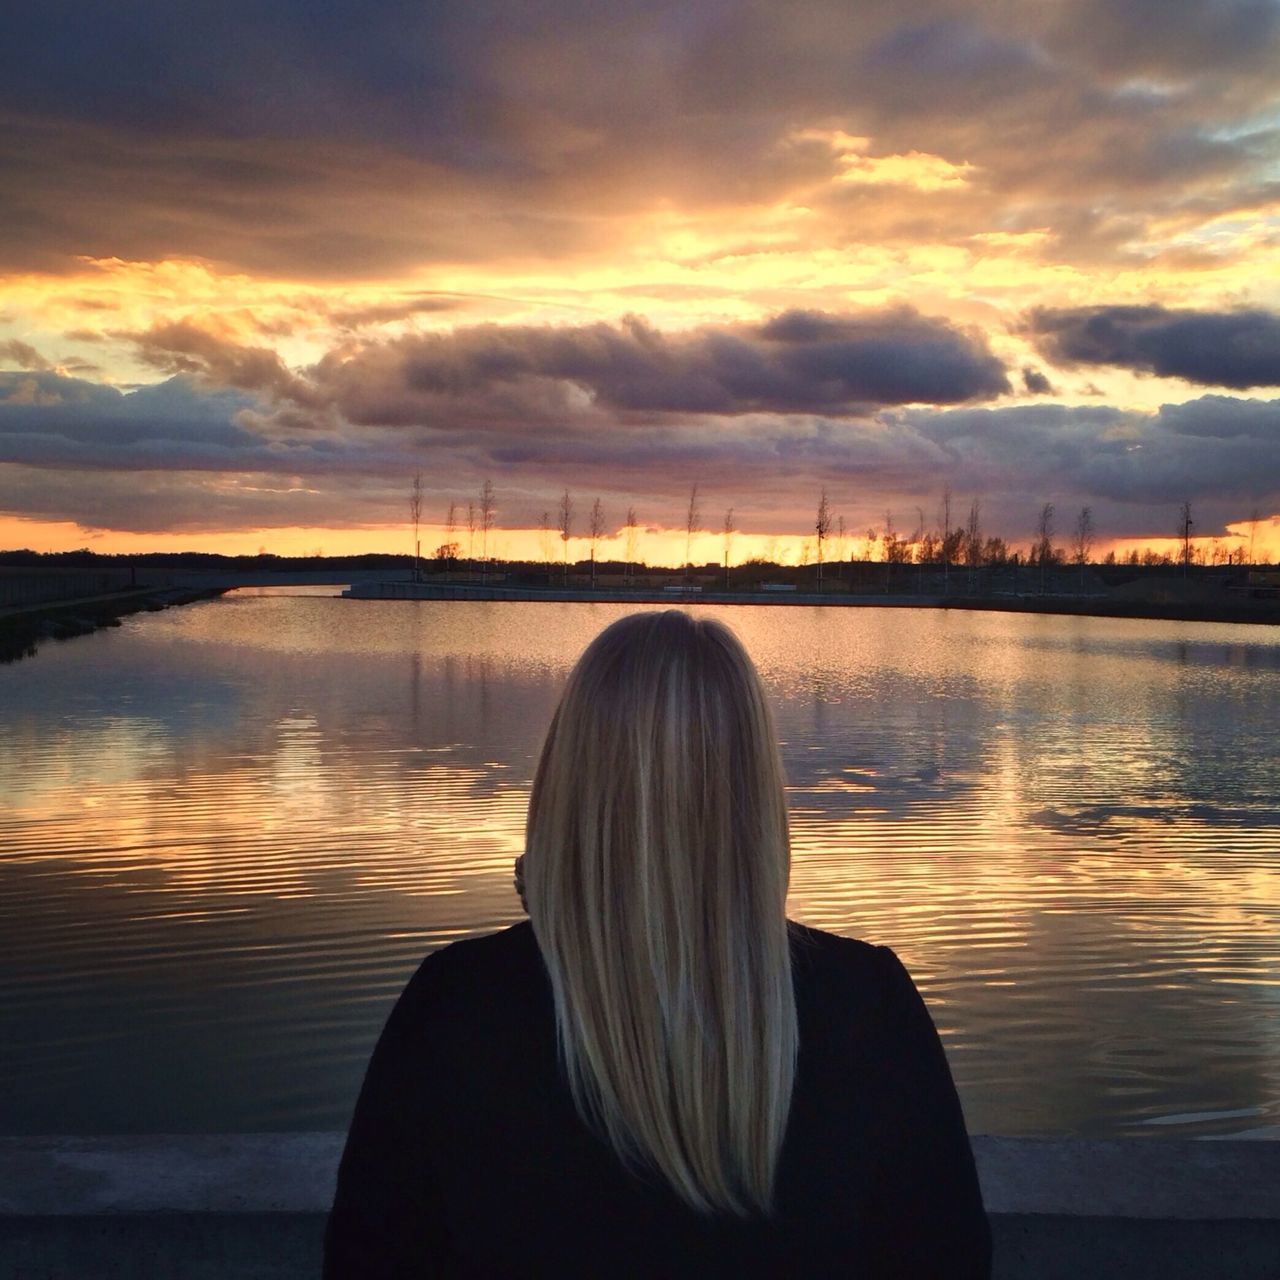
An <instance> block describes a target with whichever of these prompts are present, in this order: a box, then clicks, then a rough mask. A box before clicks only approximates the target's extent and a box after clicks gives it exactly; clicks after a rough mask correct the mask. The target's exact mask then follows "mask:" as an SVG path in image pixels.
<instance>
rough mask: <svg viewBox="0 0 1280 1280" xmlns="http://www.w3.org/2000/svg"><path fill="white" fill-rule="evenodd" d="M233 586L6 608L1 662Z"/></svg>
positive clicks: (0, 623)
mask: <svg viewBox="0 0 1280 1280" xmlns="http://www.w3.org/2000/svg"><path fill="white" fill-rule="evenodd" d="M228 590H230V588H229V587H223V586H202V587H143V588H137V589H129V588H125V589H123V590H118V591H110V592H107V593H105V594H101V595H93V596H82V597H80V598H78V599H72V600H56V601H46V602H43V603H40V604H23V605H11V606H8V607H6V608H0V662H15V661H17V660H18V659H19V658H29V657H31V656H32V655H34V653H35V652H36V649H37V648H38V647H39V645H40V644H41V643H42V642H44V641H47V640H70V639H73V638H74V637H76V636H83V635H89V634H90V633H91V632H94V631H100V630H102V629H103V628H104V627H118V626H119V625H120V619H121V618H124V617H127V616H128V615H129V614H132V613H144V612H147V613H157V612H159V611H160V610H162V609H168V608H172V607H173V606H175V605H183V604H194V603H195V602H196V601H198V600H212V599H214V598H215V597H217V596H221V595H224V594H225V593H226V592H227V591H228Z"/></svg>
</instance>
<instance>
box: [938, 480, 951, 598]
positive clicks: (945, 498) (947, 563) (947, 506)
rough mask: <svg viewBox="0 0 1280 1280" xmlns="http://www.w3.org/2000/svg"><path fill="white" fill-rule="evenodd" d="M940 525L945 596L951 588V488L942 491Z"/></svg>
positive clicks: (946, 486)
mask: <svg viewBox="0 0 1280 1280" xmlns="http://www.w3.org/2000/svg"><path fill="white" fill-rule="evenodd" d="M938 523H939V524H940V525H941V526H942V594H943V595H944V596H945V595H946V594H947V591H948V590H949V588H950V568H951V557H950V555H948V547H949V544H950V542H951V486H950V485H944V486H943V489H942V505H941V507H940V508H939V509H938Z"/></svg>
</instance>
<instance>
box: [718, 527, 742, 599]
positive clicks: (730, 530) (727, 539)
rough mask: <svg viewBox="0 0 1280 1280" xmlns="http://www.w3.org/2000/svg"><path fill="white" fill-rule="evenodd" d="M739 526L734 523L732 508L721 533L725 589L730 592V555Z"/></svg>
mask: <svg viewBox="0 0 1280 1280" xmlns="http://www.w3.org/2000/svg"><path fill="white" fill-rule="evenodd" d="M737 531H738V526H737V525H736V524H734V523H733V508H732V507H730V508H729V510H728V511H726V512H725V513H724V526H723V528H722V530H721V532H722V533H723V534H724V589H725V590H726V591H728V590H729V553H730V552H731V551H732V549H733V535H734V534H735V533H737Z"/></svg>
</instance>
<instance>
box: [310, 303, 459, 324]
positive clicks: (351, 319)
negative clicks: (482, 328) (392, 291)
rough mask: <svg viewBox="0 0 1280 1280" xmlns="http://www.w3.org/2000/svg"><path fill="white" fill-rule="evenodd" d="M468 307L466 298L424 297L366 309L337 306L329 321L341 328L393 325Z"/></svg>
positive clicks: (330, 312)
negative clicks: (418, 316)
mask: <svg viewBox="0 0 1280 1280" xmlns="http://www.w3.org/2000/svg"><path fill="white" fill-rule="evenodd" d="M466 305H467V302H466V299H465V298H461V297H459V296H457V295H450V294H422V295H419V296H418V297H414V298H404V299H398V300H395V301H390V302H380V303H375V304H370V305H368V306H363V307H335V308H333V309H332V310H330V311H329V319H330V320H332V321H333V322H334V324H336V325H337V326H338V327H339V328H340V329H364V328H367V327H368V326H369V325H378V324H390V323H391V322H392V321H395V320H407V319H409V318H410V317H411V316H416V315H424V314H432V313H435V312H440V311H457V310H459V309H460V308H462V307H465V306H466Z"/></svg>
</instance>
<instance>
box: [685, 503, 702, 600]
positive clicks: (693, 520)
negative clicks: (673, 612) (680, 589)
mask: <svg viewBox="0 0 1280 1280" xmlns="http://www.w3.org/2000/svg"><path fill="white" fill-rule="evenodd" d="M701 529H702V511H701V509H700V508H699V506H698V486H697V485H696V484H695V485H694V486H693V488H691V489H690V490H689V509H688V510H687V511H686V512H685V517H684V580H685V583H686V584H688V581H689V570H690V568H692V562H691V561H690V559H689V557H690V555H691V554H692V552H693V535H694V534H695V533H698V532H699V531H700V530H701Z"/></svg>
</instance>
